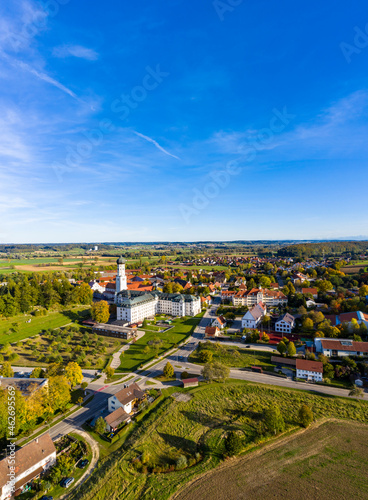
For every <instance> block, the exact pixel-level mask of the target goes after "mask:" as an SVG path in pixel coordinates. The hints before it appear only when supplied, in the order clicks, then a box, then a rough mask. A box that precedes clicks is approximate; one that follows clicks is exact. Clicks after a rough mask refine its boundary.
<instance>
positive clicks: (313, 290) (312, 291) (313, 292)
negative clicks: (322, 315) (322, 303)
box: [302, 288, 318, 299]
mask: <svg viewBox="0 0 368 500" xmlns="http://www.w3.org/2000/svg"><path fill="white" fill-rule="evenodd" d="M302 294H303V295H307V294H310V295H312V296H313V298H314V299H318V289H317V288H302Z"/></svg>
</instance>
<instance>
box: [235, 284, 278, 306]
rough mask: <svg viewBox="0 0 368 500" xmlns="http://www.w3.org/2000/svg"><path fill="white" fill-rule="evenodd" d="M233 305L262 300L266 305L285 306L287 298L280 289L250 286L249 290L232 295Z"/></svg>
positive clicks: (243, 304)
mask: <svg viewBox="0 0 368 500" xmlns="http://www.w3.org/2000/svg"><path fill="white" fill-rule="evenodd" d="M232 301H233V304H234V306H240V305H242V306H248V307H249V306H252V305H254V304H258V303H259V302H262V303H263V304H265V305H266V306H267V307H273V306H280V305H281V306H286V305H287V302H288V299H287V297H286V295H285V294H283V293H282V292H281V291H280V290H268V289H267V288H252V289H251V290H249V291H243V292H237V293H236V294H235V295H233V297H232Z"/></svg>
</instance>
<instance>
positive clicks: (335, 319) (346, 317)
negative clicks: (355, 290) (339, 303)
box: [325, 311, 368, 328]
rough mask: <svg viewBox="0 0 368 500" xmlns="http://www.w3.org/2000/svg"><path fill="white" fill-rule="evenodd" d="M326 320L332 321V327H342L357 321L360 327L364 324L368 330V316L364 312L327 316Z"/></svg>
mask: <svg viewBox="0 0 368 500" xmlns="http://www.w3.org/2000/svg"><path fill="white" fill-rule="evenodd" d="M325 318H326V319H328V320H330V321H331V325H332V326H337V325H341V324H342V323H351V320H352V319H355V320H356V321H357V323H358V324H359V325H360V324H361V323H364V324H365V326H366V327H367V328H368V314H366V313H363V312H362V311H354V312H346V313H341V314H325Z"/></svg>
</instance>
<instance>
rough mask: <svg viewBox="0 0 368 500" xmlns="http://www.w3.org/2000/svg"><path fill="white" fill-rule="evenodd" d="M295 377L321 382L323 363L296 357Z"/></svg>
mask: <svg viewBox="0 0 368 500" xmlns="http://www.w3.org/2000/svg"><path fill="white" fill-rule="evenodd" d="M296 378H302V379H306V380H308V382H322V380H323V364H322V363H321V362H320V361H312V360H309V359H297V360H296Z"/></svg>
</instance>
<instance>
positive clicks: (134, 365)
mask: <svg viewBox="0 0 368 500" xmlns="http://www.w3.org/2000/svg"><path fill="white" fill-rule="evenodd" d="M202 316H203V313H201V314H198V315H197V316H195V317H194V318H191V317H184V318H178V319H176V320H174V321H173V322H172V325H173V326H174V328H171V329H170V330H168V331H166V332H163V333H158V332H152V331H149V330H146V333H145V335H144V336H143V337H141V338H140V339H139V340H137V342H135V343H134V344H131V346H130V347H129V349H128V350H127V351H125V352H124V354H123V355H122V356H121V358H120V360H121V363H120V366H119V368H118V370H119V371H125V372H131V371H135V370H137V369H139V367H140V366H141V365H142V364H145V363H147V362H148V361H150V360H151V359H154V357H155V355H156V351H155V349H154V348H153V347H152V348H150V351H149V352H147V353H146V352H143V351H144V349H145V347H146V346H148V345H149V342H150V341H153V340H154V339H155V338H157V337H158V338H159V339H160V340H161V341H162V342H161V343H160V344H159V347H158V349H157V355H160V354H162V353H163V352H165V351H167V350H169V349H171V348H172V347H174V346H175V345H176V344H178V343H180V342H182V341H183V340H184V339H186V338H187V337H188V336H189V335H190V334H191V333H192V332H193V331H194V329H195V327H196V326H197V325H198V323H199V322H200V320H201V318H202Z"/></svg>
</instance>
